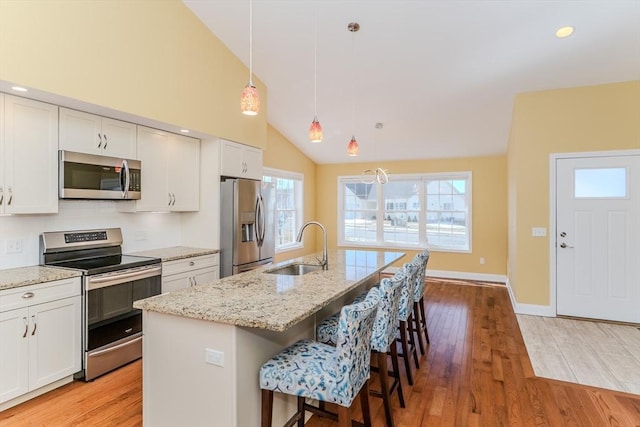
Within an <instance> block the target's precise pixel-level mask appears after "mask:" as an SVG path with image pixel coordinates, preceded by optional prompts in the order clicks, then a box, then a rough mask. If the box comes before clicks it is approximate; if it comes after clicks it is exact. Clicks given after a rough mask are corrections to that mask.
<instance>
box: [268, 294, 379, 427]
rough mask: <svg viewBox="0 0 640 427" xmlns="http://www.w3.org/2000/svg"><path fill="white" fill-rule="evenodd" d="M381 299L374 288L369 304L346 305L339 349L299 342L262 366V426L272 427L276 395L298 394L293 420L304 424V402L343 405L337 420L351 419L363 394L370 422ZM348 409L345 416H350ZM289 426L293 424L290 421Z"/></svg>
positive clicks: (365, 416)
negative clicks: (371, 377)
mask: <svg viewBox="0 0 640 427" xmlns="http://www.w3.org/2000/svg"><path fill="white" fill-rule="evenodd" d="M379 302H380V295H379V291H378V290H377V289H372V290H371V291H370V292H369V293H368V295H367V297H366V298H365V300H364V301H362V302H360V303H358V304H352V305H347V306H344V307H342V309H341V310H340V315H339V317H338V320H337V324H338V334H337V337H336V346H335V347H333V346H330V345H327V344H323V343H319V342H316V341H312V340H307V339H305V340H300V341H298V342H296V343H295V344H293V345H291V346H289V347H287V348H286V349H284V350H283V351H282V352H280V353H279V354H277V355H275V356H274V357H272V358H271V359H269V360H268V361H267V362H265V363H264V364H263V365H262V367H261V368H260V388H261V389H262V399H263V404H262V410H263V412H262V425H263V426H270V425H271V415H272V414H271V410H272V409H270V408H272V405H273V392H274V391H277V392H280V393H286V394H290V395H294V396H298V412H296V414H295V415H294V416H293V417H292V418H291V420H289V421H290V422H291V421H295V420H297V421H298V425H299V426H302V425H304V412H305V410H311V409H313V412H315V413H318V412H319V411H321V410H320V408H315V407H313V408H311V407H310V405H308V404H306V403H305V402H304V399H305V398H312V399H317V400H320V401H322V402H329V403H335V404H337V405H338V417H339V418H341V419H343V420H344V419H348V418H346V417H348V416H349V410H348V409H347V408H350V407H351V404H352V402H353V400H354V399H355V398H356V396H357V395H358V394H359V393H360V390H361V389H362V390H366V391H367V393H366V395H365V396H364V397H363V394H364V393H360V401H361V404H362V410H363V416H364V419H365V423H366V421H367V420H369V422H370V415H369V401H368V380H369V372H370V360H371V333H372V330H373V323H374V320H375V317H376V313H377V310H378V304H379ZM345 411H346V412H345ZM287 425H290V424H289V423H287Z"/></svg>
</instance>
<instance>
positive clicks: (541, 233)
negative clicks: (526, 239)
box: [531, 227, 547, 237]
mask: <svg viewBox="0 0 640 427" xmlns="http://www.w3.org/2000/svg"><path fill="white" fill-rule="evenodd" d="M531 235H532V236H533V237H545V236H546V235H547V229H546V228H545V227H533V228H532V229H531Z"/></svg>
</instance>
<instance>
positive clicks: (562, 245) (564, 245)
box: [560, 242, 573, 249]
mask: <svg viewBox="0 0 640 427" xmlns="http://www.w3.org/2000/svg"><path fill="white" fill-rule="evenodd" d="M560 247H561V248H562V249H564V248H573V246H569V245H567V244H566V243H564V242H562V243H560Z"/></svg>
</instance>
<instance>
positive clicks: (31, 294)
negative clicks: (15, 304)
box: [22, 292, 36, 299]
mask: <svg viewBox="0 0 640 427" xmlns="http://www.w3.org/2000/svg"><path fill="white" fill-rule="evenodd" d="M35 296H36V294H34V293H33V292H25V293H24V294H22V298H23V299H29V298H33V297H35Z"/></svg>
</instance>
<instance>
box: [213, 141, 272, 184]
mask: <svg viewBox="0 0 640 427" xmlns="http://www.w3.org/2000/svg"><path fill="white" fill-rule="evenodd" d="M220 175H222V176H233V177H237V178H249V179H258V180H262V150H261V149H259V148H255V147H250V146H248V145H243V144H238V143H235V142H231V141H225V140H221V141H220Z"/></svg>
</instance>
